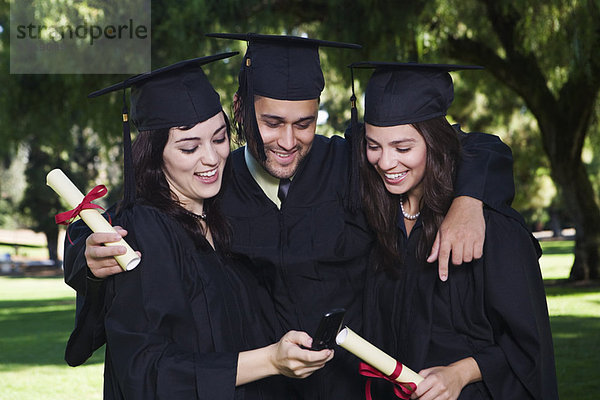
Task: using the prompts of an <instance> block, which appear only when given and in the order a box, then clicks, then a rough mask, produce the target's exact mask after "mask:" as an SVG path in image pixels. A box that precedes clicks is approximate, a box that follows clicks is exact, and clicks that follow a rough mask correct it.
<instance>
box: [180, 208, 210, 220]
mask: <svg viewBox="0 0 600 400" xmlns="http://www.w3.org/2000/svg"><path fill="white" fill-rule="evenodd" d="M185 213H186V214H187V215H189V216H190V217H192V218H195V219H196V221H206V212H204V211H202V214H195V213H193V212H191V211H188V210H185Z"/></svg>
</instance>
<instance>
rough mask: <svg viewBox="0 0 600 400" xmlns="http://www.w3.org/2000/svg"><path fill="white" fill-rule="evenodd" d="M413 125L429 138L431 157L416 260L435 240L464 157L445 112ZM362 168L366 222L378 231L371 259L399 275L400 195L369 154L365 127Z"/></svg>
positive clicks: (362, 142)
mask: <svg viewBox="0 0 600 400" xmlns="http://www.w3.org/2000/svg"><path fill="white" fill-rule="evenodd" d="M412 126H413V127H414V128H415V129H416V130H417V131H418V132H419V134H420V135H421V136H422V137H423V139H424V140H425V145H426V147H427V159H426V167H425V175H424V176H423V198H422V199H421V205H420V210H421V221H422V224H423V230H422V232H421V236H420V237H419V244H418V246H417V259H418V260H420V261H424V260H425V258H426V257H427V254H428V251H429V249H430V248H431V246H432V245H433V242H434V240H435V236H436V233H437V230H438V228H439V226H440V224H441V223H442V220H443V219H444V216H445V215H446V213H447V212H448V209H449V208H450V204H451V203H452V199H453V190H454V184H453V182H454V177H455V175H456V168H457V163H458V160H459V157H460V142H459V139H458V134H457V132H456V131H455V130H454V128H452V126H451V125H450V124H449V123H448V121H447V120H446V118H445V117H437V118H433V119H430V120H427V121H423V122H416V123H413V124H412ZM357 150H358V153H360V154H357V158H358V163H359V169H360V180H361V185H360V196H361V199H362V204H363V209H364V212H365V215H366V217H367V221H368V223H369V225H370V226H371V228H372V229H373V231H374V232H375V234H376V239H377V240H376V242H375V245H374V247H373V250H372V253H371V259H372V263H373V265H374V267H375V268H377V269H384V270H386V271H388V272H391V273H393V274H395V275H397V273H398V272H400V271H401V270H402V265H403V263H404V260H403V257H402V254H404V253H403V250H404V249H403V248H402V243H401V241H400V240H399V235H398V227H397V221H398V207H399V202H400V196H399V195H393V194H391V193H389V192H388V191H387V190H386V188H385V185H384V183H383V181H382V179H381V177H380V176H379V174H377V172H376V171H375V169H374V168H373V166H371V164H369V162H368V160H367V157H366V140H365V130H364V127H363V129H362V131H361V134H360V140H359V146H358V148H357Z"/></svg>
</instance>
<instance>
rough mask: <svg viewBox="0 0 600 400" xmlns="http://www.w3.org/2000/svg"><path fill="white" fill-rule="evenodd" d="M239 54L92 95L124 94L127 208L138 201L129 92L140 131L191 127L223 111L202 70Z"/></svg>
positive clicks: (185, 64)
mask: <svg viewBox="0 0 600 400" xmlns="http://www.w3.org/2000/svg"><path fill="white" fill-rule="evenodd" d="M236 54H238V53H237V52H232V53H221V54H216V55H212V56H208V57H200V58H194V59H190V60H185V61H180V62H178V63H175V64H172V65H169V66H166V67H162V68H159V69H156V70H154V71H151V72H147V73H144V74H140V75H135V76H132V77H130V78H127V79H126V80H124V81H123V82H120V83H117V84H114V85H112V86H109V87H107V88H104V89H101V90H98V91H95V92H93V93H90V94H89V95H88V97H97V96H100V95H103V94H105V93H109V92H113V91H115V90H123V162H124V168H123V175H124V184H123V186H124V196H123V197H124V205H125V206H127V205H129V204H132V203H133V201H134V200H135V181H134V180H135V175H134V171H133V163H132V159H131V136H130V132H129V121H128V119H129V118H128V111H127V102H126V96H125V90H126V89H127V88H129V87H131V99H130V101H131V119H132V121H133V123H134V125H135V126H136V128H137V129H138V131H144V130H155V129H163V128H172V127H177V126H190V125H195V124H197V123H199V122H202V121H205V120H207V119H209V118H211V117H213V116H214V115H216V114H217V113H218V112H220V111H221V110H222V108H221V101H220V98H219V94H218V93H217V92H216V91H215V89H214V88H213V87H212V85H211V84H210V82H209V81H208V79H207V78H206V75H204V72H203V71H202V68H201V66H202V65H204V64H208V63H210V62H213V61H217V60H222V59H224V58H228V57H231V56H233V55H236Z"/></svg>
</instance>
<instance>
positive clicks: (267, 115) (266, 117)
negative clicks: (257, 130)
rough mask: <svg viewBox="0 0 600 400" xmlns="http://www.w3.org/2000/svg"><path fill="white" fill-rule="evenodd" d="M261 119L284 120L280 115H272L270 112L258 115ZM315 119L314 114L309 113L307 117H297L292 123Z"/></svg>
mask: <svg viewBox="0 0 600 400" xmlns="http://www.w3.org/2000/svg"><path fill="white" fill-rule="evenodd" d="M260 118H261V119H274V120H277V121H279V122H285V121H286V120H285V118H283V117H280V116H279V115H272V114H261V115H260ZM315 119H316V117H315V116H314V115H310V116H307V117H302V118H299V119H298V120H296V121H294V122H293V123H294V124H300V123H302V122H313V121H314V120H315Z"/></svg>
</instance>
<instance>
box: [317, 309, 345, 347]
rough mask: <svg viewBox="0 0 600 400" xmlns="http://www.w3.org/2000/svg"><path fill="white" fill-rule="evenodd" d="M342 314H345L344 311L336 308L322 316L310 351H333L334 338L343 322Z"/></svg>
mask: <svg viewBox="0 0 600 400" xmlns="http://www.w3.org/2000/svg"><path fill="white" fill-rule="evenodd" d="M344 314H346V310H345V309H343V308H336V309H333V310H330V311H328V312H326V313H325V314H324V315H323V317H322V318H321V322H320V323H319V327H318V328H317V331H316V332H315V335H314V336H313V344H312V347H311V348H310V350H314V351H320V350H323V349H333V346H334V345H335V337H336V336H337V334H338V332H339V331H340V329H341V327H342V323H343V322H344Z"/></svg>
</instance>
